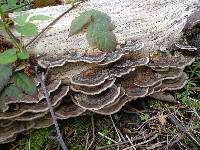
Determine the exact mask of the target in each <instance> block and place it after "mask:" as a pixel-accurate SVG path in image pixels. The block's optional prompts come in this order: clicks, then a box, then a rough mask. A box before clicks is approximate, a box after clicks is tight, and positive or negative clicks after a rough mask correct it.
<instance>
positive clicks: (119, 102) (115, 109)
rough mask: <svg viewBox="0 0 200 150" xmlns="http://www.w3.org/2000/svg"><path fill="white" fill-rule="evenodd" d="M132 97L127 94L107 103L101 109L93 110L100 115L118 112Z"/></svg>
mask: <svg viewBox="0 0 200 150" xmlns="http://www.w3.org/2000/svg"><path fill="white" fill-rule="evenodd" d="M131 100H132V98H131V97H128V96H122V97H121V98H118V100H117V102H116V103H112V104H110V105H107V106H105V107H103V108H101V109H98V110H95V111H94V112H96V113H98V114H102V115H111V114H114V113H116V112H118V111H119V110H120V109H121V108H122V107H123V106H124V105H125V104H126V103H127V102H129V101H131Z"/></svg>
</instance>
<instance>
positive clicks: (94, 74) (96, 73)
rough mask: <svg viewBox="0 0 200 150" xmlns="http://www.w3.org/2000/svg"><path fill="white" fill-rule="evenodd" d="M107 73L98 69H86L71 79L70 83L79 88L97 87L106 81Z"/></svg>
mask: <svg viewBox="0 0 200 150" xmlns="http://www.w3.org/2000/svg"><path fill="white" fill-rule="evenodd" d="M108 78H109V76H108V72H107V71H105V70H102V69H100V68H95V69H88V70H86V71H83V72H81V73H80V74H78V75H75V76H73V77H72V78H71V83H72V84H75V85H79V86H90V87H92V86H98V85H100V84H102V83H104V82H105V80H106V79H108Z"/></svg>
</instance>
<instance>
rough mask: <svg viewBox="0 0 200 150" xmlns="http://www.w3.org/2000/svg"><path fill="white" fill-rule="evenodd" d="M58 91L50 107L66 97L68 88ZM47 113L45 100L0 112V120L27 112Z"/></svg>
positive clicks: (64, 87)
mask: <svg viewBox="0 0 200 150" xmlns="http://www.w3.org/2000/svg"><path fill="white" fill-rule="evenodd" d="M59 89H60V91H58V94H56V95H54V96H53V97H52V99H51V104H52V107H57V105H59V103H60V101H61V100H62V98H63V97H64V96H66V95H67V93H68V91H69V87H68V86H62V87H61V88H59ZM16 105H17V104H16ZM47 111H48V105H47V103H46V100H42V101H40V102H39V103H35V104H19V105H17V108H15V107H14V108H12V109H11V108H10V109H9V110H8V111H6V112H0V119H13V118H16V117H19V116H21V115H23V114H24V113H27V112H32V113H40V112H47Z"/></svg>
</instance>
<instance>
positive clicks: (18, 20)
mask: <svg viewBox="0 0 200 150" xmlns="http://www.w3.org/2000/svg"><path fill="white" fill-rule="evenodd" d="M28 16H29V14H24V15H20V16H17V17H15V18H13V21H14V22H15V23H17V24H18V25H20V26H24V25H25V23H26V19H27V18H28Z"/></svg>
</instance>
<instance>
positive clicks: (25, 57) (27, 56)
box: [17, 49, 29, 60]
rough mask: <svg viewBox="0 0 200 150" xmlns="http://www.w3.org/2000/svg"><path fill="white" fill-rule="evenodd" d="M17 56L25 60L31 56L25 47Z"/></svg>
mask: <svg viewBox="0 0 200 150" xmlns="http://www.w3.org/2000/svg"><path fill="white" fill-rule="evenodd" d="M17 57H18V58H19V59H21V60H25V59H28V58H29V53H28V52H27V50H25V49H23V50H22V51H21V52H18V53H17Z"/></svg>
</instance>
